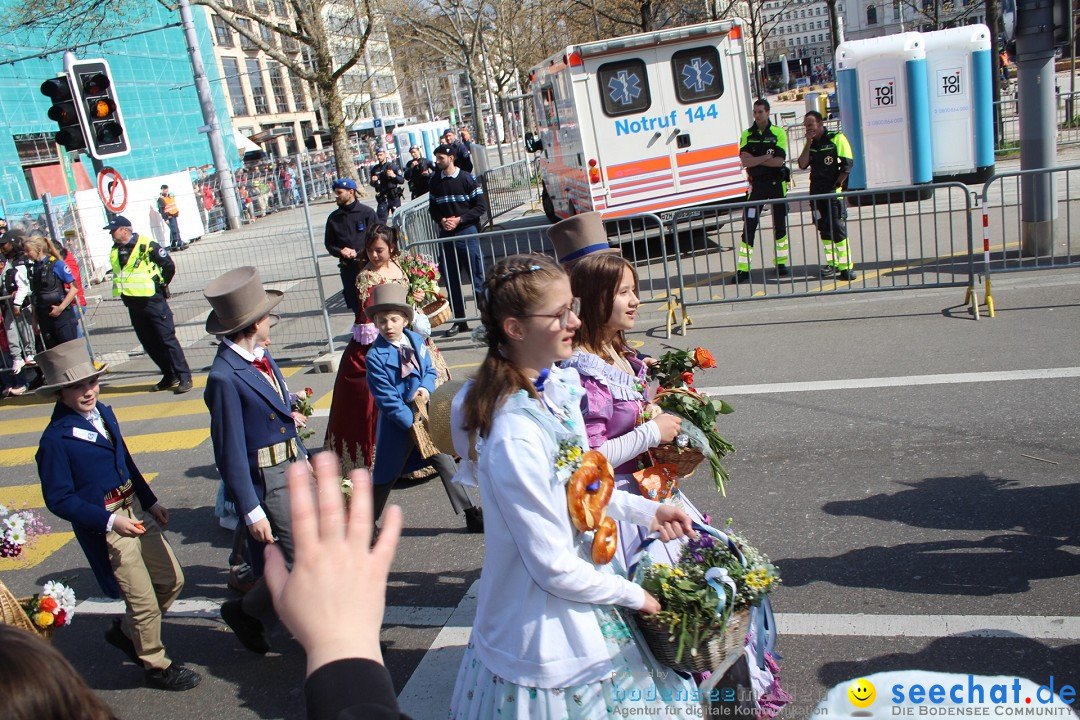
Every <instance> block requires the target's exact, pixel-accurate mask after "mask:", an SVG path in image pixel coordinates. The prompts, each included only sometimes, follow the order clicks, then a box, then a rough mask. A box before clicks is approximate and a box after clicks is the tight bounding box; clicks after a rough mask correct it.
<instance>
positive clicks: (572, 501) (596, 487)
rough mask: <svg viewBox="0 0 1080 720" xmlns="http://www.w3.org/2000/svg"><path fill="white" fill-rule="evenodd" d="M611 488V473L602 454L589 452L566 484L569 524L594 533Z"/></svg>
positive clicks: (602, 514) (612, 479)
mask: <svg viewBox="0 0 1080 720" xmlns="http://www.w3.org/2000/svg"><path fill="white" fill-rule="evenodd" d="M614 489H615V471H614V470H613V469H612V467H611V463H609V462H608V461H607V458H606V457H604V456H603V454H601V453H599V452H597V451H596V450H590V451H588V452H587V453H585V454H584V455H583V456H582V458H581V467H579V468H578V469H577V470H576V471H575V472H574V474H573V475H571V476H570V481H569V482H568V483H567V484H566V505H567V509H568V510H569V511H570V521H571V522H573V523H574V527H575V528H576V529H577V531H578V532H586V531H588V530H595V529H596V528H598V527H599V526H600V522H601V520H603V517H604V508H605V507H607V504H608V501H610V500H611V492H612V490H614Z"/></svg>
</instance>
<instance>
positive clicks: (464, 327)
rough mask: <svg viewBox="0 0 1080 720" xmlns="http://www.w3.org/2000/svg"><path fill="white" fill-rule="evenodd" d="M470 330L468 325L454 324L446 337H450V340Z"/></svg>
mask: <svg viewBox="0 0 1080 720" xmlns="http://www.w3.org/2000/svg"><path fill="white" fill-rule="evenodd" d="M468 329H469V325H468V323H463V322H460V323H454V324H453V325H451V326H450V329H449V330H447V331H446V336H445V337H448V338H451V337H454V336H455V335H457V334H458V333H460V332H464V331H466V330H468Z"/></svg>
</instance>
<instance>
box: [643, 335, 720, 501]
mask: <svg viewBox="0 0 1080 720" xmlns="http://www.w3.org/2000/svg"><path fill="white" fill-rule="evenodd" d="M715 367H716V360H715V359H714V358H713V356H712V353H710V352H709V351H708V350H706V349H705V348H694V350H693V351H689V350H673V351H670V352H667V353H664V354H663V355H662V356H661V357H660V358H659V359H658V360H657V361H656V362H655V363H654V364H653V365H652V367H651V368H649V377H650V378H651V379H655V380H657V381H658V382H659V383H660V389H659V391H658V392H657V393H656V397H655V399H654V402H655V403H656V405H657V406H659V407H660V408H661V409H662V410H664V411H665V412H669V413H671V414H673V415H677V416H679V417H681V418H682V419H683V424H682V427H681V429H680V432H679V434H678V436H676V438H675V442H674V444H673V449H665V450H659V449H658V450H659V452H657V451H654V453H653V454H654V455H661V456H672V455H673V456H674V457H675V458H676V459H677V458H678V456H679V455H682V454H684V453H687V452H691V453H695V454H697V453H700V455H697V457H696V458H695V459H696V460H697V461H698V462H700V460H701V459H704V458H708V460H709V468H710V470H711V472H712V476H713V482H715V483H716V489H717V490H719V491H720V493H721V494H723V495H727V492H726V490H725V488H724V483H725V482H726V481H727V480H729V479H730V476H729V475H728V472H727V470H726V469H725V468H724V465H723V464H722V463H721V462H720V461H721V459H722V458H723V457H724V456H726V455H728V454H730V453H732V452H734V451H735V446H733V445H732V444H731V443H729V442H728V441H727V440H725V439H724V438H723V436H722V435H720V433H719V432H717V430H716V419H717V417H718V416H720V415H728V414H730V413H732V412H735V409H734V408H733V407H731V406H730V405H728V404H727V403H726V402H724V401H723V400H719V399H717V400H713V399H711V398H709V396H708V395H707V394H705V393H703V392H701V391H700V390H698V389H696V388H695V387H694V370H695V369H697V368H702V369H708V368H715ZM662 447H665V446H662ZM658 459H660V458H658ZM669 460H670V458H669ZM688 467H689V472H693V469H694V467H696V462H693V463H691V465H690V466H688Z"/></svg>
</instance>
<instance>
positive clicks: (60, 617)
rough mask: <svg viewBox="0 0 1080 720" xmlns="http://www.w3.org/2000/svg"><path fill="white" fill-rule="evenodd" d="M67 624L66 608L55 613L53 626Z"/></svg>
mask: <svg viewBox="0 0 1080 720" xmlns="http://www.w3.org/2000/svg"><path fill="white" fill-rule="evenodd" d="M66 624H67V610H60V611H59V612H57V613H56V621H55V622H53V627H64V625H66Z"/></svg>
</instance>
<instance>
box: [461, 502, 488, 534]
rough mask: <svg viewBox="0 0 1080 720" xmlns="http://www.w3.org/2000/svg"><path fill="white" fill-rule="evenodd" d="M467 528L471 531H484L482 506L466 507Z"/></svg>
mask: <svg viewBox="0 0 1080 720" xmlns="http://www.w3.org/2000/svg"><path fill="white" fill-rule="evenodd" d="M465 529H466V530H468V531H469V532H471V533H482V532H484V511H483V509H482V508H478V507H471V508H465Z"/></svg>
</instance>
